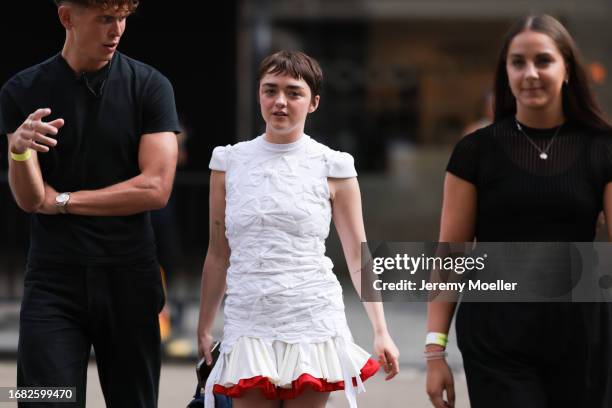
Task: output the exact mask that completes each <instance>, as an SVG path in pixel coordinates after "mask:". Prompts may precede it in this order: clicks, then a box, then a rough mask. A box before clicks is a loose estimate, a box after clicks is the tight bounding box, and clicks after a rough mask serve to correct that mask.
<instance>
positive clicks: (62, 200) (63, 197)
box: [55, 193, 70, 204]
mask: <svg viewBox="0 0 612 408" xmlns="http://www.w3.org/2000/svg"><path fill="white" fill-rule="evenodd" d="M69 198H70V195H69V194H67V193H62V194H60V195H58V196H57V197H56V198H55V201H56V202H57V203H58V204H64V203H65V202H67V201H68V199H69Z"/></svg>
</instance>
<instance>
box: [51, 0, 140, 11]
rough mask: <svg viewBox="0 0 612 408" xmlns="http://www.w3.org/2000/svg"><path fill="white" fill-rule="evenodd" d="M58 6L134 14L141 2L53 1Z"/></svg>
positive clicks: (126, 0) (118, 0) (115, 0)
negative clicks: (65, 5) (70, 5)
mask: <svg viewBox="0 0 612 408" xmlns="http://www.w3.org/2000/svg"><path fill="white" fill-rule="evenodd" d="M53 1H54V2H55V4H56V5H57V6H60V5H61V4H62V3H73V4H78V5H80V6H85V7H101V8H103V9H107V8H111V9H114V10H117V9H125V10H127V11H129V12H130V13H133V12H134V11H135V10H136V8H137V7H138V3H139V0H53Z"/></svg>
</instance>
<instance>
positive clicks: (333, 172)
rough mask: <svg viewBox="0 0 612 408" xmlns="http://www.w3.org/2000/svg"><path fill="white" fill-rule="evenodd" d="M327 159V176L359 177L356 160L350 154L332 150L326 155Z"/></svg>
mask: <svg viewBox="0 0 612 408" xmlns="http://www.w3.org/2000/svg"><path fill="white" fill-rule="evenodd" d="M326 159H327V177H332V178H351V177H357V171H356V170H355V160H354V159H353V156H351V155H350V154H348V153H344V152H338V151H334V150H332V151H330V152H329V153H328V154H327V155H326Z"/></svg>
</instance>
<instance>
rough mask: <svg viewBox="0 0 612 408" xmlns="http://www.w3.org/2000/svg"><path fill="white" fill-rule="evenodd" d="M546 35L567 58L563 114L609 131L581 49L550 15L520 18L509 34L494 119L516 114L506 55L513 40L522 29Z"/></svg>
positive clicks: (500, 67) (502, 56) (496, 87)
mask: <svg viewBox="0 0 612 408" xmlns="http://www.w3.org/2000/svg"><path fill="white" fill-rule="evenodd" d="M527 30H531V31H535V32H538V33H542V34H546V35H547V36H549V37H550V38H551V39H552V40H553V41H554V42H555V44H556V45H557V48H558V49H559V52H560V53H561V55H562V56H563V58H564V60H565V66H566V68H567V72H568V74H569V82H568V83H567V84H565V83H564V84H563V88H562V90H561V93H562V104H563V113H564V115H565V117H566V118H567V119H568V120H570V121H573V122H577V123H579V124H580V125H582V126H585V127H587V128H591V129H596V130H610V129H612V125H610V122H609V121H608V119H607V118H606V115H605V114H604V113H603V111H602V110H601V108H600V106H599V104H598V103H597V100H596V99H595V96H594V95H593V91H592V90H591V88H590V87H589V82H588V79H587V74H586V70H585V68H584V64H583V62H582V57H581V55H580V51H579V50H578V47H577V46H576V43H575V42H574V39H573V38H572V36H571V35H570V33H569V32H568V31H567V30H566V29H565V27H564V26H563V25H562V24H561V23H560V22H559V21H558V20H556V19H555V18H554V17H551V16H549V15H529V16H525V17H522V18H520V19H519V20H518V21H517V22H516V23H514V25H512V27H511V28H510V30H509V31H508V33H506V37H505V38H504V42H503V46H502V49H501V52H500V54H499V59H498V61H497V69H496V71H495V84H494V89H493V92H494V100H495V109H494V111H495V121H496V122H497V121H499V120H502V119H504V118H506V117H508V116H511V115H515V114H516V99H515V97H514V95H513V94H512V91H511V89H510V84H509V83H508V73H507V71H506V58H507V56H508V48H509V47H510V43H511V42H512V40H513V39H514V37H516V36H517V35H518V34H520V33H522V32H523V31H527Z"/></svg>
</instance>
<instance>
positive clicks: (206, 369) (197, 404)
mask: <svg viewBox="0 0 612 408" xmlns="http://www.w3.org/2000/svg"><path fill="white" fill-rule="evenodd" d="M219 348H220V343H219V342H218V341H216V342H215V343H214V344H213V346H212V349H211V354H212V359H213V361H212V364H211V365H208V364H206V361H205V360H204V359H201V360H200V361H199V362H198V364H197V365H196V375H197V377H198V385H197V386H196V391H195V394H194V396H193V400H192V401H191V402H190V403H189V404H188V405H187V408H204V387H205V386H206V380H208V376H209V375H210V372H211V371H212V368H213V367H214V366H215V364H216V363H217V360H218V359H219ZM215 408H232V399H231V398H229V397H228V396H226V395H219V394H215Z"/></svg>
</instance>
